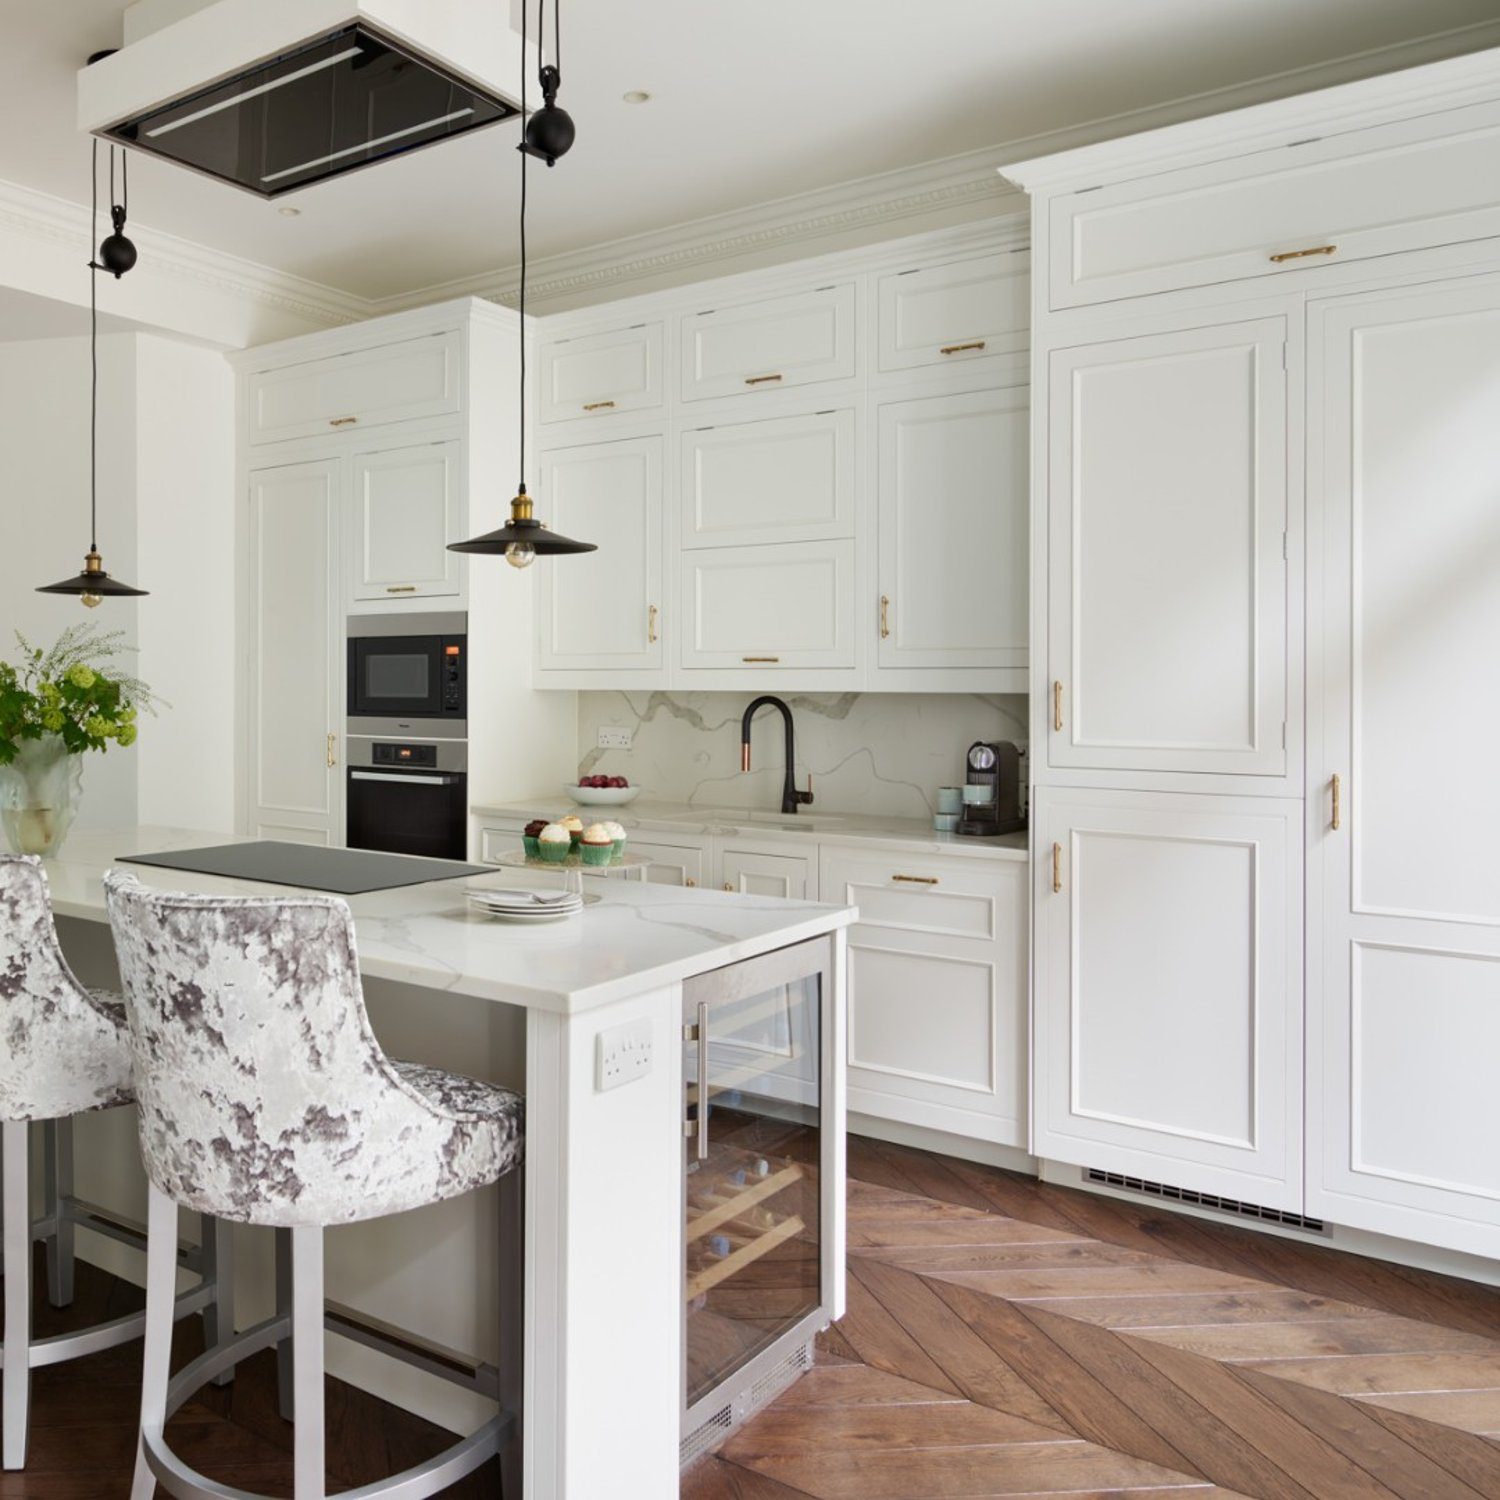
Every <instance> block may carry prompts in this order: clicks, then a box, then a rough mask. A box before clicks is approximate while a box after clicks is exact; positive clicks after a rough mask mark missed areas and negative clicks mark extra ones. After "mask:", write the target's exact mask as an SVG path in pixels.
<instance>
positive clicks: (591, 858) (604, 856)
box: [578, 823, 615, 865]
mask: <svg viewBox="0 0 1500 1500" xmlns="http://www.w3.org/2000/svg"><path fill="white" fill-rule="evenodd" d="M578 852H579V854H580V855H582V857H583V862H584V864H586V865H607V864H608V863H609V862H610V860H612V859H613V858H614V857H615V841H614V840H613V839H612V838H611V837H610V836H609V829H607V828H606V827H605V826H604V824H603V823H590V824H589V826H588V827H587V828H586V829H584V831H583V837H582V838H581V839H580V840H579V841H578Z"/></svg>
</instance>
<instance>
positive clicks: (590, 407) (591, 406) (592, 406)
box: [583, 401, 615, 411]
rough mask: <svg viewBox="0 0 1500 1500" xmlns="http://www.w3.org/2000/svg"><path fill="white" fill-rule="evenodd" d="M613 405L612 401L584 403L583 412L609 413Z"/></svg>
mask: <svg viewBox="0 0 1500 1500" xmlns="http://www.w3.org/2000/svg"><path fill="white" fill-rule="evenodd" d="M614 404H615V403H614V402H613V401H585V402H584V403H583V409H584V410H585V411H609V410H610V408H611V407H613V406H614Z"/></svg>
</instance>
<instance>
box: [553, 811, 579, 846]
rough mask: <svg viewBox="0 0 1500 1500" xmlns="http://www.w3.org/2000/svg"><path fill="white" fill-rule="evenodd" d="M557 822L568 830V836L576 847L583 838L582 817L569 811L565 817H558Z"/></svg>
mask: <svg viewBox="0 0 1500 1500" xmlns="http://www.w3.org/2000/svg"><path fill="white" fill-rule="evenodd" d="M557 821H558V824H559V825H560V826H561V827H563V828H566V829H567V830H568V837H569V838H570V839H572V841H573V847H574V848H575V849H576V848H577V847H578V845H579V843H580V842H581V841H582V839H583V819H582V818H580V817H579V816H578V814H577V813H569V814H568V815H567V817H565V818H559V819H558V820H557Z"/></svg>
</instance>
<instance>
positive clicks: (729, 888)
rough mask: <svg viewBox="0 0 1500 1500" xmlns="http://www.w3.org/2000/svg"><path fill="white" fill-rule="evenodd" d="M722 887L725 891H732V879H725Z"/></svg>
mask: <svg viewBox="0 0 1500 1500" xmlns="http://www.w3.org/2000/svg"><path fill="white" fill-rule="evenodd" d="M724 889H725V890H726V891H732V890H733V889H734V882H733V881H732V880H726V881H725V882H724Z"/></svg>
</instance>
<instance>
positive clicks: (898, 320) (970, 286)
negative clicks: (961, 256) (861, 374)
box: [877, 250, 1031, 374]
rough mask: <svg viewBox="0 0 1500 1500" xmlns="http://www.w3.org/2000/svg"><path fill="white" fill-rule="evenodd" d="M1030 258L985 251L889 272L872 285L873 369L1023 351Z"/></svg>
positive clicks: (946, 364)
mask: <svg viewBox="0 0 1500 1500" xmlns="http://www.w3.org/2000/svg"><path fill="white" fill-rule="evenodd" d="M1029 264H1030V256H1029V255H1028V254H1027V253H1026V252H1025V251H1024V250H1023V251H1018V252H1016V253H1014V254H1004V253H997V252H996V251H993V250H990V251H986V252H985V253H984V254H983V255H976V256H972V257H970V258H969V259H967V260H950V261H945V262H944V263H943V264H942V265H940V266H919V267H914V268H912V269H911V270H905V271H889V272H887V273H886V274H885V275H884V276H882V277H881V278H880V280H879V283H878V292H877V301H878V304H879V311H878V314H877V317H878V322H879V361H878V363H879V370H880V373H881V374H892V373H895V372H897V371H905V370H914V369H920V368H923V367H925V366H941V367H942V368H943V369H956V368H957V367H958V366H960V365H964V364H968V363H969V362H971V361H973V360H990V361H992V362H993V360H994V359H995V357H996V356H997V355H1011V356H1020V355H1024V353H1025V351H1026V347H1027V344H1028V343H1029V341H1030V327H1031V305H1030V289H1031V278H1030V277H1029V275H1028V274H1027V270H1028V266H1029Z"/></svg>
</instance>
